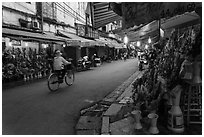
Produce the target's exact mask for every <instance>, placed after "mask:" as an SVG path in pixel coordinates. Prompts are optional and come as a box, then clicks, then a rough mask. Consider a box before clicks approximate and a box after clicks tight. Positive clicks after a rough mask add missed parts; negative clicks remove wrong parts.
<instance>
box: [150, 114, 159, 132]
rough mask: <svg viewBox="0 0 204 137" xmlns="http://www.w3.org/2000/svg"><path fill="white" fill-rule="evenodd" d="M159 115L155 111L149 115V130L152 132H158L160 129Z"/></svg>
mask: <svg viewBox="0 0 204 137" xmlns="http://www.w3.org/2000/svg"><path fill="white" fill-rule="evenodd" d="M158 117H159V116H158V115H157V114H155V113H150V114H149V115H148V118H149V119H150V128H149V132H150V133H151V134H158V133H159V130H158V128H157V119H158Z"/></svg>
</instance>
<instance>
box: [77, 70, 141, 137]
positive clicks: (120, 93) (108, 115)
mask: <svg viewBox="0 0 204 137" xmlns="http://www.w3.org/2000/svg"><path fill="white" fill-rule="evenodd" d="M142 74H143V72H141V71H137V72H135V73H134V74H133V75H132V76H131V77H130V78H129V79H127V80H126V81H125V82H124V83H123V84H122V85H120V86H119V87H117V88H116V89H115V90H114V91H113V92H112V93H110V94H108V95H107V96H106V97H105V98H104V99H103V100H101V101H99V102H97V103H95V104H93V105H92V106H90V107H88V108H85V109H83V110H81V112H80V114H81V115H80V118H79V120H78V123H77V125H76V127H75V129H76V134H77V135H100V134H109V131H110V129H109V124H110V122H113V121H116V120H118V119H120V117H121V116H122V115H121V114H122V113H120V111H121V108H123V106H125V104H124V103H126V102H127V101H128V99H127V98H128V96H131V94H132V92H131V91H132V83H133V82H134V81H135V80H136V79H137V78H139V77H141V76H142ZM121 101H122V104H120V103H121ZM119 102H120V103H119ZM122 110H123V111H124V109H122ZM124 112H126V110H125V111H124ZM124 112H123V113H124ZM118 115H121V116H118Z"/></svg>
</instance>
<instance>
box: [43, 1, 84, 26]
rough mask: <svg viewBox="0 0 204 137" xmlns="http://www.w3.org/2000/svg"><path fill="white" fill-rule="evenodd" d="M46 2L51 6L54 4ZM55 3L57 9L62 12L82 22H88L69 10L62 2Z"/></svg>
mask: <svg viewBox="0 0 204 137" xmlns="http://www.w3.org/2000/svg"><path fill="white" fill-rule="evenodd" d="M46 4H47V5H49V6H52V5H51V4H49V3H47V2H46ZM55 5H56V6H57V8H56V9H57V10H59V11H60V12H63V13H64V14H66V15H69V16H72V17H74V18H75V19H76V20H78V21H80V22H83V23H86V22H85V21H84V20H82V19H80V18H78V17H77V16H76V15H74V14H73V13H71V12H70V11H69V10H67V9H66V8H65V7H63V6H62V5H61V4H59V3H56V2H55Z"/></svg>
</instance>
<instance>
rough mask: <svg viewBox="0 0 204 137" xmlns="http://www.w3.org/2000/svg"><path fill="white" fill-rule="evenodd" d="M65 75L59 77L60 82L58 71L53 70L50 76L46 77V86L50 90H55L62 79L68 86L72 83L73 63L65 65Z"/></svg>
mask: <svg viewBox="0 0 204 137" xmlns="http://www.w3.org/2000/svg"><path fill="white" fill-rule="evenodd" d="M65 71H66V72H65V75H64V76H63V78H62V79H61V80H62V82H61V81H60V75H61V74H59V73H57V72H55V71H53V72H52V73H51V74H50V76H49V77H48V80H47V84H48V88H49V90H50V91H52V92H55V91H57V90H58V89H59V85H60V84H63V83H64V81H65V83H66V84H67V85H68V86H71V85H73V83H74V80H75V74H74V69H73V65H72V64H69V65H66V66H65Z"/></svg>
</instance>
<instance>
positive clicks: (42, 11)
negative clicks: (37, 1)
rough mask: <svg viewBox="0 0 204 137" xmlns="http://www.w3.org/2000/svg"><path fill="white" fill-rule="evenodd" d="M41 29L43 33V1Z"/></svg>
mask: <svg viewBox="0 0 204 137" xmlns="http://www.w3.org/2000/svg"><path fill="white" fill-rule="evenodd" d="M41 30H42V33H43V3H42V2H41Z"/></svg>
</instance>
